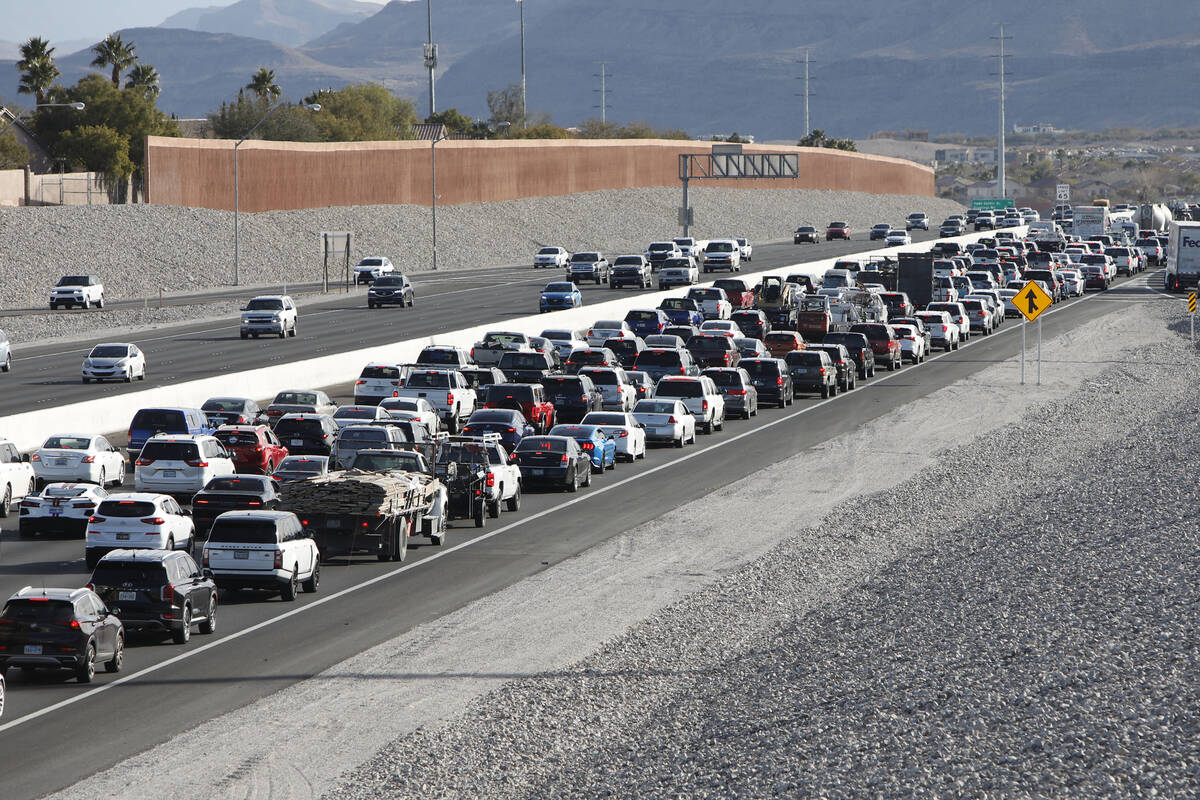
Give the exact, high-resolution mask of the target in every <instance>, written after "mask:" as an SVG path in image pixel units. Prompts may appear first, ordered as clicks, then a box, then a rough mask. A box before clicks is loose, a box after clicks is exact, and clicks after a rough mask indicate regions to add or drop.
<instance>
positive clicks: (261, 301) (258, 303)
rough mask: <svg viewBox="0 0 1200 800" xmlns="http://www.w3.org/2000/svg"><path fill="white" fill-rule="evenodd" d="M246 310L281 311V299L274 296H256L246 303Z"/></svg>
mask: <svg viewBox="0 0 1200 800" xmlns="http://www.w3.org/2000/svg"><path fill="white" fill-rule="evenodd" d="M246 310H247V311H281V310H283V301H282V300H280V299H278V298H275V297H256V298H254V299H253V300H251V301H250V302H249V303H246Z"/></svg>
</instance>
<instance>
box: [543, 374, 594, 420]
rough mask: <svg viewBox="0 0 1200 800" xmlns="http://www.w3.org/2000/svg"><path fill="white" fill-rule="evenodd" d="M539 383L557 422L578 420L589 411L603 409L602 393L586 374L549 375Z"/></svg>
mask: <svg viewBox="0 0 1200 800" xmlns="http://www.w3.org/2000/svg"><path fill="white" fill-rule="evenodd" d="M541 383H542V386H544V387H545V388H546V399H547V400H549V401H550V402H551V403H553V404H554V413H555V416H556V417H557V418H558V421H559V422H579V421H580V420H581V419H583V418H584V416H585V415H586V414H587V413H588V412H589V411H603V410H604V395H603V394H602V393H601V392H600V390H599V389H597V388H596V386H595V384H593V383H592V379H591V378H589V377H588V376H586V375H549V376H547V377H545V378H542V381H541Z"/></svg>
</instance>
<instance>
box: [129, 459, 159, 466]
mask: <svg viewBox="0 0 1200 800" xmlns="http://www.w3.org/2000/svg"><path fill="white" fill-rule="evenodd" d="M133 463H134V465H135V466H138V467H148V466H150V465H151V464H153V463H154V459H153V458H139V459H138V460H137V461H135V462H133Z"/></svg>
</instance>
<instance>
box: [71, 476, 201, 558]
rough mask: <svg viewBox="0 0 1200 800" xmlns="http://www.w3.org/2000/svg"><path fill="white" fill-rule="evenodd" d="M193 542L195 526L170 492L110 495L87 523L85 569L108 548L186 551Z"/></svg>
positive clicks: (189, 549)
mask: <svg viewBox="0 0 1200 800" xmlns="http://www.w3.org/2000/svg"><path fill="white" fill-rule="evenodd" d="M195 544H196V526H195V524H194V523H193V522H192V518H191V516H190V515H189V514H187V513H185V512H184V510H183V509H182V508H180V507H179V503H177V502H175V499H174V498H172V497H171V496H170V495H165V494H155V493H152V492H120V493H113V494H110V495H109V496H108V497H107V498H105V499H104V500H102V501H101V502H100V505H99V506H97V507H96V513H95V514H93V515H92V518H91V520H90V521H89V522H88V526H87V542H86V543H85V544H84V551H83V552H84V561H85V562H86V563H87V567H88V569H95V568H96V564H97V563H98V562H99V561H100V559H101V557H103V556H104V554H105V553H107V552H108V551H110V550H117V549H119V548H130V549H138V550H146V549H148V550H188V551H191V549H192V547H193V546H194V545H195Z"/></svg>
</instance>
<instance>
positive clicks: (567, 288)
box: [542, 283, 575, 339]
mask: <svg viewBox="0 0 1200 800" xmlns="http://www.w3.org/2000/svg"><path fill="white" fill-rule="evenodd" d="M542 291H543V292H561V293H563V294H570V293H571V292H573V291H575V284H573V283H548V284H546V288H545V289H543V290H542ZM546 338H547V339H549V338H552V337H549V336H547V337H546ZM563 338H566V337H565V336H564V337H563Z"/></svg>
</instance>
